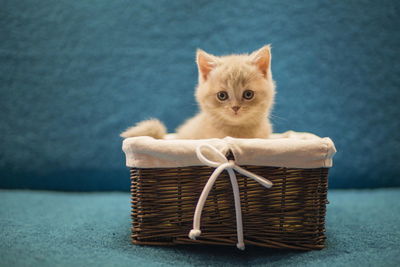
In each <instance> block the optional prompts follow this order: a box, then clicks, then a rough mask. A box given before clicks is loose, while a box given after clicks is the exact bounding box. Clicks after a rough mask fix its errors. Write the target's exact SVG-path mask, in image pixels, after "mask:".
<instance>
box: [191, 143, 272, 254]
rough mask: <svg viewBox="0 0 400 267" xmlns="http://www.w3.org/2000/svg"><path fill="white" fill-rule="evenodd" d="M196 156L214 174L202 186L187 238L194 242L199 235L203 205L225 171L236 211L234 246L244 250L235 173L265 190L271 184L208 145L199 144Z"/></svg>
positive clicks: (240, 210)
mask: <svg viewBox="0 0 400 267" xmlns="http://www.w3.org/2000/svg"><path fill="white" fill-rule="evenodd" d="M202 148H208V149H209V150H210V151H211V152H213V156H214V157H215V158H217V159H218V162H215V161H211V160H209V159H207V158H206V157H205V156H204V154H203V152H202ZM196 155H197V157H198V158H199V160H200V161H201V162H202V163H204V164H205V165H207V166H210V167H214V168H216V169H215V170H214V172H213V173H212V174H211V176H210V178H209V179H208V181H207V183H206V185H205V186H204V189H203V191H202V192H201V195H200V198H199V201H198V202H197V205H196V210H195V212H194V217H193V229H192V230H190V233H189V238H191V239H193V240H196V237H199V236H200V235H201V231H200V220H201V212H202V211H203V207H204V204H205V202H206V199H207V197H208V194H209V193H210V190H211V188H212V186H213V185H214V183H215V181H216V180H217V178H218V176H219V175H220V174H221V173H222V172H223V171H224V170H227V171H228V174H229V178H230V180H231V184H232V190H233V196H234V199H235V210H236V232H237V238H238V242H237V244H236V246H237V248H239V249H241V250H244V248H245V247H244V241H243V223H242V209H241V207H240V194H239V185H238V182H237V179H236V175H235V172H234V171H233V170H235V171H237V172H238V173H241V174H243V175H245V176H247V177H249V178H251V179H253V180H255V181H257V182H258V183H260V184H261V185H262V186H264V187H266V188H271V186H272V182H271V181H269V180H268V179H266V178H264V177H261V176H258V175H256V174H254V173H252V172H249V171H246V170H245V169H243V168H241V167H239V166H238V165H236V164H235V161H233V160H228V159H227V158H226V157H225V156H224V155H223V154H222V153H221V152H220V151H219V150H218V149H216V148H215V147H213V146H211V145H209V144H200V145H199V146H197V148H196Z"/></svg>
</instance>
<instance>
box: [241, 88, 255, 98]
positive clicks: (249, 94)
mask: <svg viewBox="0 0 400 267" xmlns="http://www.w3.org/2000/svg"><path fill="white" fill-rule="evenodd" d="M253 97H254V91H252V90H246V91H244V92H243V98H244V99H247V100H250V99H252V98H253Z"/></svg>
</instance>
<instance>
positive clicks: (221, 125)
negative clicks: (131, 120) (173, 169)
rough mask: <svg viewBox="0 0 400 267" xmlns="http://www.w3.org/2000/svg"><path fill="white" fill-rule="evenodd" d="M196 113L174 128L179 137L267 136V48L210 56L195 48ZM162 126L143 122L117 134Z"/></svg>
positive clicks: (270, 97)
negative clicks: (198, 110)
mask: <svg viewBox="0 0 400 267" xmlns="http://www.w3.org/2000/svg"><path fill="white" fill-rule="evenodd" d="M197 66H198V69H199V83H198V86H197V88H196V99H197V102H198V103H199V105H200V112H199V113H198V114H197V115H196V116H195V117H193V118H191V119H189V120H188V121H186V122H185V123H184V124H183V125H182V126H180V127H179V128H178V129H177V131H176V137H177V138H180V139H203V138H223V137H225V136H231V137H237V138H268V137H269V135H270V134H271V133H272V126H271V123H270V122H269V120H268V116H269V113H270V110H271V107H272V105H273V102H274V95H275V84H274V81H273V80H272V73H271V51H270V46H269V45H267V46H264V47H262V48H261V49H259V50H257V51H255V52H253V53H251V54H244V55H229V56H221V57H217V56H213V55H210V54H208V53H206V52H204V51H202V50H198V51H197ZM165 134H166V130H165V127H164V125H162V123H161V122H159V121H158V120H155V119H153V120H148V121H143V122H140V123H139V124H137V125H136V126H134V127H131V128H129V129H127V130H126V131H125V132H123V133H122V134H121V136H122V137H132V136H140V135H149V136H153V137H155V138H162V137H163V136H164V135H165Z"/></svg>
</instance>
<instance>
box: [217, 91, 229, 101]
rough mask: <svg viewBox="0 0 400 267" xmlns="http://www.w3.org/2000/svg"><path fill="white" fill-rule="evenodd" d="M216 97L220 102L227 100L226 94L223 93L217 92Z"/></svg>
mask: <svg viewBox="0 0 400 267" xmlns="http://www.w3.org/2000/svg"><path fill="white" fill-rule="evenodd" d="M217 97H218V99H219V100H221V101H225V100H227V99H228V98H229V96H228V93H227V92H225V91H220V92H218V93H217Z"/></svg>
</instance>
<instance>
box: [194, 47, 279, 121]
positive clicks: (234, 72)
mask: <svg viewBox="0 0 400 267" xmlns="http://www.w3.org/2000/svg"><path fill="white" fill-rule="evenodd" d="M199 53H200V54H199ZM202 53H205V52H203V51H199V52H198V56H197V62H198V65H199V73H200V77H199V85H198V87H197V91H196V98H197V101H198V102H199V104H200V107H201V109H202V110H203V111H204V112H206V113H207V114H209V115H211V116H213V117H215V118H218V119H219V120H221V122H224V123H226V124H230V125H246V124H250V123H251V122H257V121H259V120H260V119H262V118H264V119H266V118H267V116H268V115H269V110H270V108H271V106H272V104H273V99H274V93H275V91H274V82H273V81H272V75H271V72H270V58H271V57H270V53H269V47H263V48H262V49H260V50H259V51H256V52H254V53H253V54H251V55H231V56H224V57H215V56H211V55H209V54H206V53H205V54H202ZM202 57H203V58H202Z"/></svg>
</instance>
